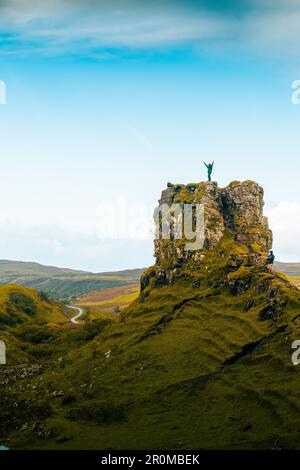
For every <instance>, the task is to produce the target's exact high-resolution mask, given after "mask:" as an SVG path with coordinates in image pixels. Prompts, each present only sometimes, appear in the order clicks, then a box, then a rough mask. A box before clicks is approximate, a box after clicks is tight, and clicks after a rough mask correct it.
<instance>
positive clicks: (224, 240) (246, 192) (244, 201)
mask: <svg viewBox="0 0 300 470" xmlns="http://www.w3.org/2000/svg"><path fill="white" fill-rule="evenodd" d="M263 195H264V192H263V189H262V188H261V187H260V186H259V185H258V184H257V183H255V182H253V181H245V182H239V181H234V182H232V183H230V184H229V186H227V187H226V188H219V187H218V184H217V183H216V182H207V183H204V182H202V183H193V184H188V185H171V184H170V183H169V184H168V188H167V189H166V190H164V191H163V192H162V195H161V199H160V200H159V207H161V206H162V205H167V206H168V207H172V206H173V207H175V206H174V205H177V207H178V204H180V206H181V207H182V208H183V207H184V205H185V204H189V205H191V206H192V207H196V205H199V204H202V205H203V206H204V246H203V248H201V249H197V250H187V249H186V242H187V240H186V239H184V238H181V239H176V237H174V234H173V233H172V230H171V237H170V239H168V240H166V239H163V238H162V236H161V233H160V236H159V237H157V239H156V240H155V242H154V256H155V258H156V264H155V267H154V268H150V271H148V272H147V273H146V275H145V276H143V277H142V284H141V285H142V290H143V289H144V288H145V287H146V286H147V285H148V284H149V282H150V281H149V276H150V277H151V276H152V277H155V278H156V283H157V284H165V283H169V284H171V283H174V282H175V281H176V279H177V278H178V277H180V276H181V275H182V274H183V273H184V274H185V275H187V273H188V271H193V276H194V277H195V274H197V272H198V273H201V271H204V272H205V271H207V270H210V269H213V267H212V266H208V265H211V262H210V261H211V259H212V258H213V256H216V254H217V255H219V257H220V258H221V257H222V258H223V261H222V264H224V260H226V263H225V264H226V266H227V268H228V270H229V271H231V272H232V271H237V270H238V269H239V268H240V267H241V266H242V265H246V266H260V267H263V266H265V264H266V258H267V253H268V250H269V249H270V248H271V247H272V232H271V230H270V229H269V226H268V220H267V218H266V217H264V215H263V206H264V200H263ZM171 214H172V213H171ZM194 218H195V216H194ZM174 223H175V217H174V216H172V215H171V229H172V227H173V226H174ZM172 224H173V225H172ZM213 253H214V255H213ZM187 268H188V269H187ZM194 282H195V283H196V284H197V282H198V283H199V280H197V279H196V280H195V279H194Z"/></svg>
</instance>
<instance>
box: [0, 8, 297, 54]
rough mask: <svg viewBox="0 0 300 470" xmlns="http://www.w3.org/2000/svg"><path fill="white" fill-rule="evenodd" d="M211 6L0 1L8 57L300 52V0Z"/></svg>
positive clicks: (4, 51) (0, 20) (1, 21)
mask: <svg viewBox="0 0 300 470" xmlns="http://www.w3.org/2000/svg"><path fill="white" fill-rule="evenodd" d="M193 4H194V6H193ZM208 5H209V3H208V2H199V4H198V5H197V6H195V3H194V2H188V1H187V2H180V1H178V2H176V3H175V2H169V1H164V2H155V1H152V2H145V1H142V0H140V1H139V2H137V1H134V0H127V1H118V0H111V1H105V0H102V1H97V2H96V1H93V0H87V1H83V0H77V1H72V2H71V1H69V0H46V1H43V2H36V1H32V0H26V1H25V0H9V1H8V0H6V1H2V2H1V1H0V30H1V31H2V32H3V33H5V35H4V42H3V41H2V46H1V51H0V53H1V54H16V53H24V54H26V53H27V54H28V53H31V54H33V53H34V52H35V53H38V54H41V53H42V52H51V53H53V54H58V53H60V52H73V53H75V52H77V53H78V54H82V53H84V52H85V53H87V52H89V53H91V54H95V50H96V52H98V53H99V58H102V55H101V52H99V51H97V49H99V48H100V49H101V48H105V47H108V48H109V47H111V48H116V49H117V48H124V47H125V48H138V49H143V48H148V47H155V48H158V47H166V46H170V45H182V44H187V43H190V44H193V45H195V46H203V47H211V46H213V47H214V48H221V49H222V50H223V49H224V48H226V47H230V48H231V49H232V47H249V48H254V49H255V50H259V51H262V50H263V51H264V50H267V51H270V50H271V51H272V52H275V53H279V54H286V55H287V54H295V53H296V52H298V48H299V45H300V38H299V34H298V31H299V20H300V3H299V1H298V0H297V1H296V0H287V1H283V0H278V1H277V2H274V1H273V2H271V1H270V0H260V1H258V0H250V1H249V2H243V1H241V2H240V3H238V4H233V5H232V7H231V8H229V9H223V10H222V9H218V8H217V5H216V6H214V5H213V4H212V5H211V6H208ZM247 5H248V6H247ZM249 5H250V8H249ZM93 49H95V50H94V51H93ZM196 50H197V47H196Z"/></svg>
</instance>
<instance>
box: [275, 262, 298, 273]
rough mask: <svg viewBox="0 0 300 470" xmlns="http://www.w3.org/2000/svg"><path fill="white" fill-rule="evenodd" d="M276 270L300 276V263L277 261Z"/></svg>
mask: <svg viewBox="0 0 300 470" xmlns="http://www.w3.org/2000/svg"><path fill="white" fill-rule="evenodd" d="M274 268H275V271H280V272H282V273H284V274H286V275H287V276H292V277H294V276H300V263H282V262H280V261H276V262H275V263H274Z"/></svg>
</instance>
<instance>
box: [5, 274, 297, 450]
mask: <svg viewBox="0 0 300 470" xmlns="http://www.w3.org/2000/svg"><path fill="white" fill-rule="evenodd" d="M237 287H238V288H237ZM299 310H300V293H299V291H298V290H297V289H295V288H293V287H292V286H291V285H290V284H289V283H288V281H287V280H286V278H285V277H284V276H281V275H276V276H274V275H270V274H267V273H265V272H258V271H253V270H251V269H247V268H243V269H242V270H238V271H237V272H235V273H234V274H228V275H226V277H224V278H223V279H222V278H221V277H218V276H217V275H216V273H215V272H214V273H211V275H208V276H207V278H206V280H203V281H202V282H201V285H200V286H199V287H195V285H194V287H193V283H192V282H191V281H190V280H188V279H181V280H179V281H178V282H176V284H175V285H173V286H163V287H161V288H155V287H154V286H151V285H149V286H148V287H147V288H146V290H145V291H144V293H143V295H142V296H141V297H140V298H139V299H138V300H136V301H135V302H134V303H133V304H132V305H131V306H130V307H129V308H128V309H127V311H126V312H125V313H124V314H123V315H122V317H121V319H120V320H119V321H115V322H111V321H109V320H106V321H104V320H98V322H96V323H94V322H91V324H89V322H87V323H86V324H85V325H84V326H82V327H80V328H77V329H71V330H65V329H62V330H57V329H55V328H53V327H52V330H51V332H49V339H47V338H46V339H45V338H44V340H43V343H40V344H39V343H38V341H35V344H32V345H31V354H32V355H34V350H35V348H39V347H41V344H42V345H43V347H44V348H45V347H46V345H48V346H49V345H51V344H52V345H55V347H54V346H53V347H52V349H51V351H53V352H52V354H53V355H52V356H51V355H50V356H49V362H48V363H47V366H46V367H45V368H44V369H43V371H42V373H40V374H39V375H37V374H34V373H33V374H29V375H28V376H27V377H26V378H25V379H23V380H15V379H14V378H12V379H11V381H10V382H9V385H7V386H6V387H4V388H2V390H1V397H2V401H3V400H5V403H6V407H5V409H3V408H2V407H1V408H0V410H1V411H0V414H1V416H0V418H1V419H0V422H1V423H2V424H1V426H2V435H3V436H4V437H5V436H9V437H10V439H11V441H10V445H11V447H13V448H30V449H46V448H47V449H79V448H83V449H99V448H111V449H126V448H127V449H129V448H163V449H183V448H224V449H239V448H247V449H252V448H255V449H258V448H288V449H291V448H299V447H300V444H299V442H300V440H299V438H300V434H299V426H298V413H299V411H300V403H299V398H298V389H299V387H300V375H299V370H297V367H295V366H293V365H292V363H291V353H292V350H291V344H292V341H293V340H295V339H298V338H300V317H299ZM99 322H100V323H99ZM103 322H104V323H103ZM59 331H60V334H58V333H59ZM27 340H28V338H27ZM64 345H65V349H64V353H63V348H64ZM71 345H72V347H70V346H71ZM27 347H28V346H27ZM58 353H59V355H60V356H58ZM299 367H300V366H299ZM41 397H44V398H43V400H44V401H43V400H41ZM24 400H30V404H31V405H30V406H31V407H32V417H28V412H27V410H26V408H25V407H24V409H23V408H22V406H23V405H22V403H24ZM0 401H1V400H0ZM16 401H17V402H18V403H19V410H20V411H19V414H18V419H17V424H16V423H14V424H13V425H11V424H10V416H11V414H12V413H13V402H16ZM10 404H11V405H10ZM41 407H42V409H43V413H42V414H41V413H40V415H39V416H40V417H39V418H38V419H39V426H38V429H37V427H36V426H35V425H34V421H35V420H36V416H37V415H38V413H39V410H40V409H41ZM3 414H5V416H3ZM16 428H17V429H16ZM20 429H22V431H20Z"/></svg>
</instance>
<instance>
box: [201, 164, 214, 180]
mask: <svg viewBox="0 0 300 470" xmlns="http://www.w3.org/2000/svg"><path fill="white" fill-rule="evenodd" d="M203 163H204V165H205V166H206V168H207V174H208V181H211V175H212V172H213V169H214V164H215V162H214V161H213V162H212V163H205V162H203Z"/></svg>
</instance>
